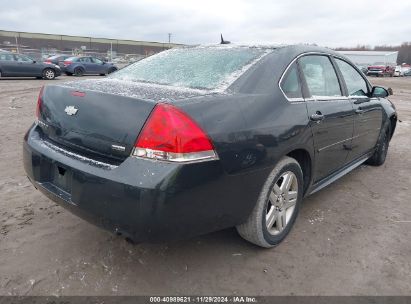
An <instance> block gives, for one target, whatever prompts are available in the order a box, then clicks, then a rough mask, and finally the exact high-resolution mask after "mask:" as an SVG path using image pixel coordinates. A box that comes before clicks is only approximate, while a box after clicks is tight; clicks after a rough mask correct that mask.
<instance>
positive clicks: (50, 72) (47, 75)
mask: <svg viewBox="0 0 411 304" xmlns="http://www.w3.org/2000/svg"><path fill="white" fill-rule="evenodd" d="M43 78H44V79H47V80H53V79H54V78H56V72H54V70H53V69H45V70H44V71H43Z"/></svg>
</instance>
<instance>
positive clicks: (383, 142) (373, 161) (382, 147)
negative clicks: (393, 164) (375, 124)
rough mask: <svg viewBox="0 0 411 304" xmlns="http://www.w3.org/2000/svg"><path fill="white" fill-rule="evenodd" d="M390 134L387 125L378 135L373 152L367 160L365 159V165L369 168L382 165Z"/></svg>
mask: <svg viewBox="0 0 411 304" xmlns="http://www.w3.org/2000/svg"><path fill="white" fill-rule="evenodd" d="M390 134H391V128H390V126H389V125H388V127H386V128H385V129H384V131H383V132H382V133H381V134H380V138H379V139H378V142H377V146H376V148H375V152H374V154H373V155H372V156H371V157H370V158H369V159H367V161H366V164H368V165H371V166H381V165H382V164H384V162H385V159H386V157H387V153H388V147H389V144H390Z"/></svg>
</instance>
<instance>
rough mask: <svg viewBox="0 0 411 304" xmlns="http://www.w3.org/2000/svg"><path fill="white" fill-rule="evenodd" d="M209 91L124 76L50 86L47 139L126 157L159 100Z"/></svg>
mask: <svg viewBox="0 0 411 304" xmlns="http://www.w3.org/2000/svg"><path fill="white" fill-rule="evenodd" d="M197 95H203V94H201V93H200V92H196V93H195V92H192V93H189V92H187V91H185V92H179V93H178V92H177V93H176V92H173V90H170V89H168V90H167V89H164V88H160V87H157V88H154V87H150V88H147V87H144V86H138V85H135V84H124V83H119V82H118V81H114V82H113V81H110V80H108V81H94V82H93V81H91V82H90V81H82V82H74V83H67V84H63V85H54V86H47V87H46V88H45V89H44V92H43V96H42V101H41V107H40V114H39V121H40V122H39V127H40V128H42V130H43V134H44V136H45V139H48V140H49V141H51V142H52V143H54V144H56V145H58V146H60V147H63V148H65V149H68V150H70V151H72V152H75V153H78V154H80V155H83V156H86V157H90V158H93V159H97V160H103V161H108V162H110V161H111V162H113V163H116V162H121V161H122V160H124V159H125V158H127V157H128V156H129V155H130V154H131V152H132V149H133V147H134V144H135V141H136V139H137V136H138V134H139V133H140V131H141V129H142V128H143V126H144V123H145V122H146V120H147V118H148V117H149V115H150V113H151V111H152V110H153V108H154V106H155V105H156V103H158V102H160V101H163V100H166V97H171V98H167V100H168V101H172V100H175V99H180V98H185V97H187V96H190V97H192V96H197Z"/></svg>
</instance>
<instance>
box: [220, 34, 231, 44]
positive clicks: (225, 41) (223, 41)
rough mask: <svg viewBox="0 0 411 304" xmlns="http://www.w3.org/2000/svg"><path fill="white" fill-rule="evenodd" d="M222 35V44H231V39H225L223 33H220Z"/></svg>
mask: <svg viewBox="0 0 411 304" xmlns="http://www.w3.org/2000/svg"><path fill="white" fill-rule="evenodd" d="M220 35H221V42H220V44H230V43H231V42H230V41H227V40H224V38H223V34H220Z"/></svg>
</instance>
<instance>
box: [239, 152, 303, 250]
mask: <svg viewBox="0 0 411 304" xmlns="http://www.w3.org/2000/svg"><path fill="white" fill-rule="evenodd" d="M302 195H303V174H302V171H301V167H300V165H299V164H298V162H297V161H296V160H295V159H293V158H291V157H283V158H282V159H281V160H280V161H279V162H278V164H277V165H276V166H275V168H274V169H273V171H272V172H271V173H270V175H269V176H268V178H267V181H266V182H265V184H264V186H263V189H262V191H261V193H260V196H259V198H258V200H257V203H256V205H255V207H254V209H253V211H252V212H251V214H250V215H249V217H248V219H247V221H246V222H245V223H243V224H241V225H238V226H237V227H236V228H237V231H238V233H239V234H240V235H241V236H242V237H243V238H244V239H246V240H247V241H249V242H251V243H254V244H256V245H258V246H261V247H266V248H269V247H273V246H275V245H277V244H279V243H280V242H281V241H282V240H283V239H284V238H285V237H286V236H287V234H288V233H289V232H290V230H291V228H292V226H293V224H294V222H295V219H296V217H297V215H298V210H299V207H300V204H301V201H302Z"/></svg>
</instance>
